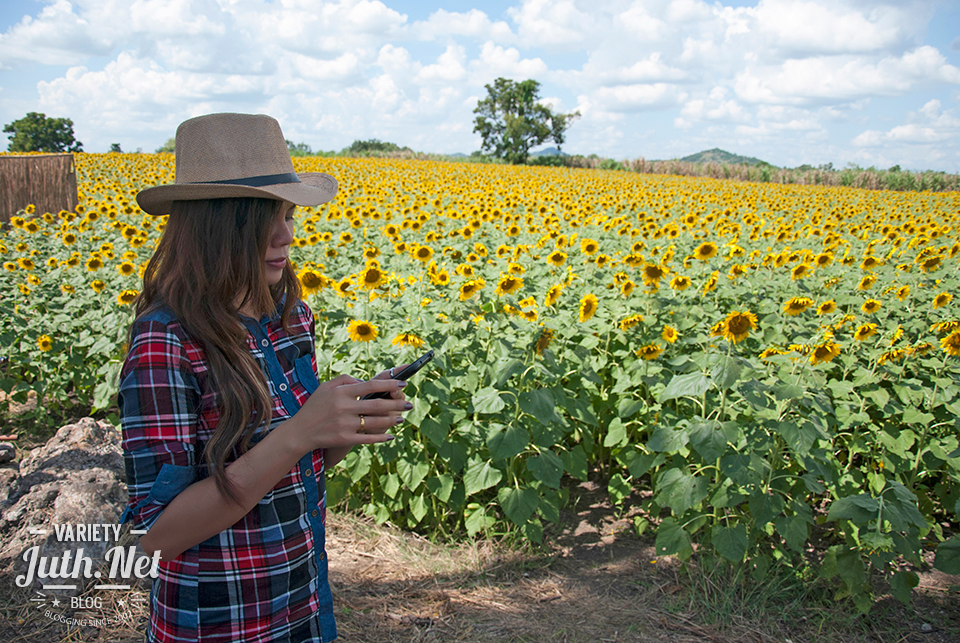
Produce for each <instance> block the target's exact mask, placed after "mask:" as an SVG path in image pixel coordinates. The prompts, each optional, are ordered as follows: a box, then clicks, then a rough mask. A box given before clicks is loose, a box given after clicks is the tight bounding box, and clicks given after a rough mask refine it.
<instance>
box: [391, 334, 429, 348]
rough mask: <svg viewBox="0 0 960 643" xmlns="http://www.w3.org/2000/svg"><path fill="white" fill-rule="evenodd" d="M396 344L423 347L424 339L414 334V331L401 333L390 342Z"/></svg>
mask: <svg viewBox="0 0 960 643" xmlns="http://www.w3.org/2000/svg"><path fill="white" fill-rule="evenodd" d="M390 343H391V344H393V345H394V346H400V347H401V348H402V347H404V346H413V347H414V348H421V347H422V346H423V345H424V343H425V342H424V341H423V340H422V339H421V338H419V337H417V336H416V335H414V334H413V333H400V334H399V335H397V336H396V337H394V338H393V341H392V342H390Z"/></svg>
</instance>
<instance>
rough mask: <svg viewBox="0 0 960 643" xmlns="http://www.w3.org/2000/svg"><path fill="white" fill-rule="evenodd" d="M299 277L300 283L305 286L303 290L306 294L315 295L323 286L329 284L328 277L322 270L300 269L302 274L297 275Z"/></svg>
mask: <svg viewBox="0 0 960 643" xmlns="http://www.w3.org/2000/svg"><path fill="white" fill-rule="evenodd" d="M297 278H298V279H299V280H300V284H301V285H302V286H303V292H304V294H305V295H313V294H315V293H318V292H320V290H321V289H322V288H325V287H326V286H327V282H328V280H327V278H326V277H325V276H323V274H321V273H320V272H318V271H316V270H314V269H312V268H305V269H304V270H301V271H300V274H298V275H297Z"/></svg>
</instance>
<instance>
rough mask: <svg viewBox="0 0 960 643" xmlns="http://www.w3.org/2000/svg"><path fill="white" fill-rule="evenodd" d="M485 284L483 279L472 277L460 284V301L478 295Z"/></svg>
mask: <svg viewBox="0 0 960 643" xmlns="http://www.w3.org/2000/svg"><path fill="white" fill-rule="evenodd" d="M483 285H484V284H483V280H482V279H471V280H470V281H465V282H463V283H462V284H461V285H460V301H466V300H468V299H470V298H471V297H473V296H474V295H476V294H477V293H478V292H480V289H481V288H483Z"/></svg>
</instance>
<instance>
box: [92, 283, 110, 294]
mask: <svg viewBox="0 0 960 643" xmlns="http://www.w3.org/2000/svg"><path fill="white" fill-rule="evenodd" d="M90 287H91V288H93V292H95V293H97V294H98V295H99V294H100V293H102V292H103V289H104V288H106V287H107V284H105V283H104V282H102V281H100V280H99V279H94V280H93V281H91V282H90Z"/></svg>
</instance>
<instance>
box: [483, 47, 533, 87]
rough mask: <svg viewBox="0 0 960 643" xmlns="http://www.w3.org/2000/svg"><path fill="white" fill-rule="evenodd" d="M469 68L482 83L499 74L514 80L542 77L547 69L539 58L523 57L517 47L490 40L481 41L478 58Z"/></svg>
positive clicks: (488, 81) (490, 80)
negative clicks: (505, 46) (503, 45)
mask: <svg viewBox="0 0 960 643" xmlns="http://www.w3.org/2000/svg"><path fill="white" fill-rule="evenodd" d="M470 68H471V71H472V72H473V78H474V79H475V80H478V81H480V82H481V83H482V84H486V83H490V82H493V80H494V79H495V78H498V77H501V76H502V77H504V78H510V79H514V80H516V79H526V78H536V77H538V76H541V77H542V76H543V75H544V74H545V73H546V72H547V69H548V68H547V63H545V62H544V61H543V59H541V58H523V57H522V56H521V54H520V50H519V49H517V48H515V47H507V48H504V47H501V46H500V45H496V44H494V43H493V42H490V41H487V42H485V43H483V47H482V48H481V49H480V57H479V59H477V60H474V61H472V62H471V63H470Z"/></svg>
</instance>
